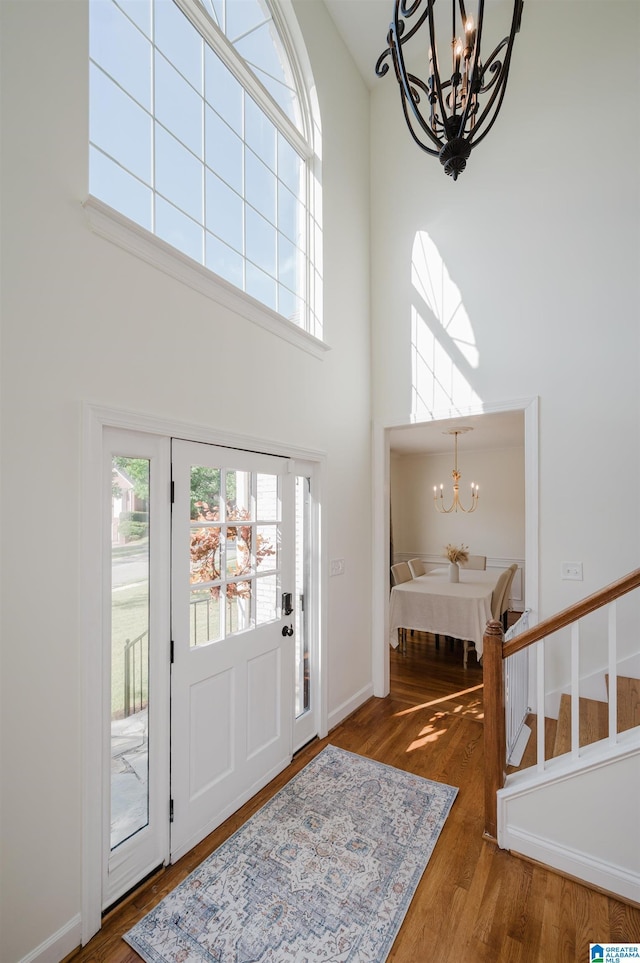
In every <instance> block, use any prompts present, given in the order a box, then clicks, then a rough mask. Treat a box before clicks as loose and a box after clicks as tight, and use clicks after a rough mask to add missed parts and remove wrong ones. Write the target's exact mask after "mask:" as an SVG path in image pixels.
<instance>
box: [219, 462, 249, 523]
mask: <svg viewBox="0 0 640 963" xmlns="http://www.w3.org/2000/svg"><path fill="white" fill-rule="evenodd" d="M225 494H226V497H227V518H228V519H236V518H251V517H252V515H251V472H249V471H226V472H225Z"/></svg>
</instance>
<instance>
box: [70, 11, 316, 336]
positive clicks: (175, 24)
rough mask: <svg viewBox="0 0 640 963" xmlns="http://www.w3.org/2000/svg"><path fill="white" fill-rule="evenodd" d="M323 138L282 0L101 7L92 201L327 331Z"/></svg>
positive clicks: (95, 35) (93, 45)
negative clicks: (319, 146) (322, 314)
mask: <svg viewBox="0 0 640 963" xmlns="http://www.w3.org/2000/svg"><path fill="white" fill-rule="evenodd" d="M313 130H314V128H313V127H312V124H311V118H310V111H309V107H308V102H307V97H306V91H305V89H304V86H303V84H302V82H301V77H300V71H299V69H298V67H297V65H296V61H295V59H294V57H293V53H292V46H291V42H290V40H289V37H288V33H287V30H286V26H285V21H284V20H283V19H282V17H281V15H280V14H279V11H278V8H277V7H276V6H275V5H272V0H91V3H90V162H89V191H90V194H91V195H92V196H93V197H95V198H97V199H98V200H99V201H101V202H103V203H104V204H106V205H108V206H109V207H110V208H113V209H114V210H115V211H118V212H119V213H120V214H123V215H125V217H126V218H128V219H129V220H131V221H133V222H135V223H136V224H138V225H140V226H141V227H143V228H145V229H146V230H147V231H150V232H151V233H152V234H154V235H156V236H157V237H158V238H160V239H161V240H162V241H164V242H166V244H168V245H171V247H172V248H174V249H177V250H178V251H179V252H181V253H182V254H183V255H186V256H187V257H188V258H191V259H192V260H193V261H195V262H197V263H198V264H200V265H203V266H204V267H205V268H208V269H209V270H210V271H212V272H214V274H215V275H217V276H218V277H220V278H223V279H224V281H226V282H228V283H230V284H232V285H234V286H235V287H236V288H238V289H239V290H240V291H243V292H245V293H246V294H248V295H251V297H252V298H254V299H256V300H257V301H258V302H260V303H261V304H262V305H264V306H266V307H267V308H269V309H271V311H272V312H275V313H276V314H277V315H280V316H282V317H284V318H286V319H287V320H288V321H290V322H293V323H294V324H295V325H297V326H299V327H300V328H302V329H303V330H305V331H307V332H309V333H311V334H313V335H315V336H316V337H320V336H321V330H320V319H319V317H318V310H317V307H316V302H319V300H320V299H319V291H318V288H319V284H318V280H317V278H318V275H317V272H316V270H315V268H314V263H313V262H314V246H316V247H317V245H318V227H317V223H318V217H317V212H314V211H313V210H312V209H311V204H312V199H313V198H314V197H315V196H316V194H317V192H316V191H315V190H314V189H313V187H312V185H313V178H314V177H315V176H316V171H315V170H314V157H315V155H314V150H313V144H312V131H313Z"/></svg>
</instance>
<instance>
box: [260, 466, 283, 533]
mask: <svg viewBox="0 0 640 963" xmlns="http://www.w3.org/2000/svg"><path fill="white" fill-rule="evenodd" d="M279 508H280V501H279V499H278V476H277V475H263V474H261V473H258V474H257V475H256V518H257V519H258V521H261V522H275V521H277V520H278V518H279V514H278V511H279Z"/></svg>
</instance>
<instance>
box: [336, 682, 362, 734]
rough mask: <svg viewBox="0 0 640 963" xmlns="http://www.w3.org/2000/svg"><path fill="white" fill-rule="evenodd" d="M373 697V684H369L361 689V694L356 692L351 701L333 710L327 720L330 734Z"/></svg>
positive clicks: (348, 700)
mask: <svg viewBox="0 0 640 963" xmlns="http://www.w3.org/2000/svg"><path fill="white" fill-rule="evenodd" d="M372 695H373V683H371V682H369V683H367V685H365V686H364V687H363V688H362V689H360V691H359V692H356V694H355V695H354V696H352V697H351V698H350V699H347V701H346V702H343V703H342V705H339V706H337V708H335V709H333V711H332V712H330V713H329V718H328V720H327V723H328V727H329V732H331V730H332V729H334V728H335V727H336V726H337V725H339V724H340V723H341V722H342V720H343V719H346V718H347V716H350V715H351V713H352V712H355V711H356V709H359V708H360V706H361V705H363V703H365V702H366V701H367V699H370V698H371V696H372Z"/></svg>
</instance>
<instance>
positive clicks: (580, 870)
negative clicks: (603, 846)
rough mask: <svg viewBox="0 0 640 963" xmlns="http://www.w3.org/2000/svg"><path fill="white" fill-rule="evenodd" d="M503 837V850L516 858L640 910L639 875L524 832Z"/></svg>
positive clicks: (516, 830)
mask: <svg viewBox="0 0 640 963" xmlns="http://www.w3.org/2000/svg"><path fill="white" fill-rule="evenodd" d="M500 835H501V840H500V847H501V848H502V849H508V850H509V851H510V852H511V854H512V855H513V856H521V857H523V858H525V859H531V860H534V861H535V862H536V863H540V864H541V865H543V866H547V867H549V869H551V870H554V871H555V872H558V873H560V874H562V875H563V876H568V877H571V878H572V879H575V880H577V881H578V882H581V883H585V884H586V885H588V886H593V887H594V888H596V889H599V890H603V891H604V892H605V893H609V894H611V895H612V896H614V897H619V898H620V899H623V900H627V901H629V902H631V903H636V904H637V905H639V906H640V875H639V874H637V873H632V872H630V871H629V870H626V869H623V868H621V867H618V866H611V865H610V864H609V863H604V862H602V861H601V860H598V859H596V857H594V856H591V855H589V854H587V853H580V852H577V851H576V850H571V849H567V848H566V847H564V846H560V845H558V843H556V842H554V841H552V840H549V839H543V838H542V837H540V836H534V835H533V834H532V833H527V832H525V831H524V830H521V829H511V830H509V831H508V832H506V833H501V834H500Z"/></svg>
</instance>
